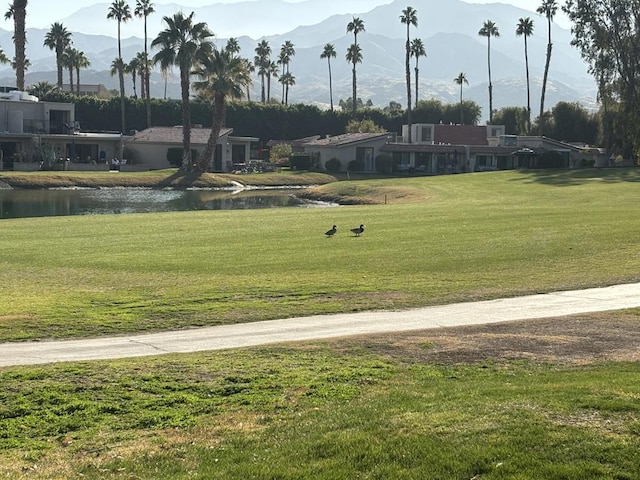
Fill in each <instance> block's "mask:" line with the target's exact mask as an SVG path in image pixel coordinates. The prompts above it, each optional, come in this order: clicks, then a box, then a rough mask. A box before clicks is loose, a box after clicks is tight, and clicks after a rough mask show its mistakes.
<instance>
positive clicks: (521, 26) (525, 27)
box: [516, 17, 533, 133]
mask: <svg viewBox="0 0 640 480" xmlns="http://www.w3.org/2000/svg"><path fill="white" fill-rule="evenodd" d="M531 35H533V20H531V18H529V17H526V18H521V19H520V20H518V26H517V27H516V36H518V37H524V65H525V70H526V74H527V133H530V132H531V87H530V83H529V47H528V45H527V38H529V37H530V36H531Z"/></svg>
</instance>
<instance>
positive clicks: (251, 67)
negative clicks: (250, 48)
mask: <svg viewBox="0 0 640 480" xmlns="http://www.w3.org/2000/svg"><path fill="white" fill-rule="evenodd" d="M242 61H243V62H244V64H245V69H246V70H247V72H248V73H249V81H248V82H247V84H246V85H245V91H246V94H247V102H251V85H252V84H253V75H252V74H253V73H254V72H255V71H256V67H255V65H254V64H253V63H251V60H249V59H248V58H242Z"/></svg>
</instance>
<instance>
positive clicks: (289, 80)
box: [280, 72, 296, 105]
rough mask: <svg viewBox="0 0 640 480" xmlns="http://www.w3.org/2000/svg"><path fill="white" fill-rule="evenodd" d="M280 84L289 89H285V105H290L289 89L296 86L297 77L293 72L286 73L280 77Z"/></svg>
mask: <svg viewBox="0 0 640 480" xmlns="http://www.w3.org/2000/svg"><path fill="white" fill-rule="evenodd" d="M280 82H281V83H282V85H285V86H286V87H287V88H286V89H285V97H284V104H285V105H289V87H292V86H293V85H295V84H296V77H294V76H293V74H292V73H291V72H286V73H285V74H284V75H282V77H280Z"/></svg>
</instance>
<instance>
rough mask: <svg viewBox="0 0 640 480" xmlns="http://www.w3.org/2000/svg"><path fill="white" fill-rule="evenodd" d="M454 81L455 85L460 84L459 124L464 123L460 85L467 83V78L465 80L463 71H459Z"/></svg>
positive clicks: (465, 76)
mask: <svg viewBox="0 0 640 480" xmlns="http://www.w3.org/2000/svg"><path fill="white" fill-rule="evenodd" d="M453 81H454V82H456V85H460V125H464V109H463V108H462V107H463V103H462V86H463V85H469V80H467V75H466V74H465V73H464V72H460V73H459V74H458V76H457V77H456V78H454V79H453Z"/></svg>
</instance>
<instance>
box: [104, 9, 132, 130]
mask: <svg viewBox="0 0 640 480" xmlns="http://www.w3.org/2000/svg"><path fill="white" fill-rule="evenodd" d="M107 19H109V20H111V19H114V20H116V21H117V22H118V58H119V59H120V61H119V62H118V69H119V70H118V80H119V81H120V128H121V130H120V131H121V132H124V131H125V126H126V122H125V115H124V111H125V106H124V62H123V61H122V45H121V41H120V26H121V25H122V23H126V22H128V21H129V20H130V19H131V8H130V7H129V4H128V3H127V2H126V0H113V3H112V4H111V5H110V6H109V12H108V13H107Z"/></svg>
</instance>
